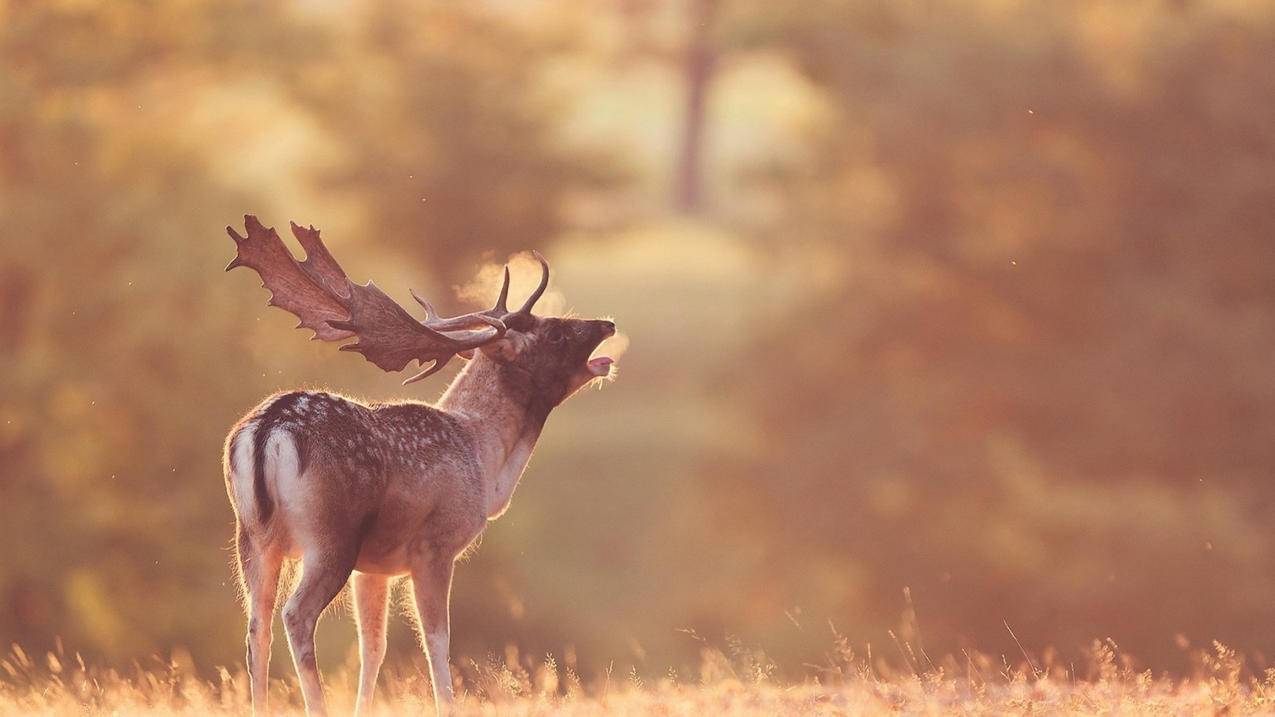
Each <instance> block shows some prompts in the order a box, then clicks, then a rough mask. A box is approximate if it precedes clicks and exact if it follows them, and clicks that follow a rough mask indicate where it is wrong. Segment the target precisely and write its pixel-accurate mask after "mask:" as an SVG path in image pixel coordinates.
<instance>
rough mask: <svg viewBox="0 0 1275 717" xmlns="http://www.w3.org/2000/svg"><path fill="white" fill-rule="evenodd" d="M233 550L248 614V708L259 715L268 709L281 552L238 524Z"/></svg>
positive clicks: (281, 559)
mask: <svg viewBox="0 0 1275 717" xmlns="http://www.w3.org/2000/svg"><path fill="white" fill-rule="evenodd" d="M263 542H264V541H263ZM235 553H236V556H237V557H238V561H239V578H240V580H241V582H242V587H243V594H244V610H245V612H247V614H248V637H247V647H248V656H247V661H248V684H249V688H250V689H251V691H252V712H253V714H254V715H258V716H261V715H265V714H266V713H267V710H268V709H269V707H268V705H267V700H268V698H269V692H270V643H271V638H272V633H271V630H272V628H273V625H274V606H275V597H276V595H277V594H278V591H279V568H280V566H281V565H282V564H283V555H282V554H281V553H280V552H279V551H278V550H275V549H272V548H271V546H269V545H268V544H259V543H257V542H256V541H254V540H253V538H252V536H251V535H249V534H248V531H247V530H245V529H244V527H243V526H242V525H239V526H237V527H236V529H235Z"/></svg>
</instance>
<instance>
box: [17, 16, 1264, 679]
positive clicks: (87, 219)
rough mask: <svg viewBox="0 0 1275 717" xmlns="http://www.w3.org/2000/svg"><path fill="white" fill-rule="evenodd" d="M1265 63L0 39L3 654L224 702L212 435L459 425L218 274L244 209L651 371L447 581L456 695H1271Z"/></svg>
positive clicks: (331, 639) (445, 24) (915, 50)
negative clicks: (201, 682) (331, 413)
mask: <svg viewBox="0 0 1275 717" xmlns="http://www.w3.org/2000/svg"><path fill="white" fill-rule="evenodd" d="M1273 62H1275V5H1272V4H1271V3H1269V2H1264V1H1262V0H1252V1H1251V2H1243V1H1241V0H1109V1H1103V0H1077V1H1075V2H1066V3H1059V2H1044V1H1041V2H1032V1H1012V0H965V1H957V0H816V1H813V2H807V3H799V4H798V3H773V2H764V1H762V0H608V1H606V2H588V1H586V0H533V1H527V2H524V1H518V0H486V1H484V2H472V3H452V2H408V1H406V0H404V1H402V2H383V3H376V4H371V3H367V4H365V3H357V2H352V1H341V0H309V1H307V2H297V3H292V4H286V5H285V4H283V3H264V4H263V3H256V2H247V1H243V0H231V1H229V2H224V1H223V2H205V1H195V0H187V1H182V2H163V3H160V2H141V1H139V0H113V1H112V2H109V3H107V2H101V3H96V2H90V1H85V0H65V1H61V2H21V1H17V0H0V327H2V329H0V644H8V643H10V642H18V643H21V644H23V645H25V646H27V647H28V648H29V649H34V650H40V649H44V648H47V647H48V646H49V645H52V644H53V643H54V641H55V639H57V638H58V637H61V638H62V639H63V640H64V641H65V644H66V646H67V647H68V649H75V650H80V651H82V652H84V653H85V655H86V656H89V657H91V658H92V659H95V660H100V661H104V662H108V663H111V664H128V663H129V662H130V661H132V660H133V659H136V658H138V657H139V656H145V655H152V654H156V655H161V656H167V655H170V654H173V653H174V651H178V652H180V653H181V654H187V653H188V654H189V655H190V657H191V659H192V660H193V661H194V663H195V664H196V665H197V666H199V668H200V669H204V670H211V669H212V668H213V667H214V666H216V665H237V664H239V662H240V661H241V660H242V657H241V653H242V644H243V618H242V614H241V612H240V609H239V605H238V603H237V601H236V590H235V585H234V582H233V577H232V571H231V567H230V561H231V559H232V554H231V552H230V549H229V548H230V538H231V533H232V520H233V518H232V514H231V512H230V509H229V507H228V504H227V501H226V499H225V493H224V487H223V483H222V478H221V475H220V463H219V462H220V452H221V447H222V441H223V440H224V437H225V434H226V432H227V430H228V428H229V427H230V425H231V423H232V422H233V421H235V420H236V419H237V418H238V417H239V416H240V415H242V414H243V413H244V412H245V411H246V410H248V409H249V408H250V407H251V406H252V405H254V404H255V403H256V402H257V401H258V400H259V399H260V398H262V397H263V396H264V395H265V394H267V393H269V392H271V391H275V390H278V389H287V388H295V387H306V386H326V387H330V388H332V389H335V390H339V391H343V392H346V393H349V394H352V395H356V396H361V397H365V398H368V399H388V398H399V397H404V396H407V397H415V398H420V399H425V400H433V399H434V398H436V397H437V396H438V395H439V394H440V393H441V391H442V389H443V388H444V386H445V383H446V377H440V378H436V379H431V380H430V381H427V382H425V383H421V384H416V385H413V386H411V387H410V388H406V389H405V388H403V387H401V386H399V380H400V379H401V378H402V377H401V376H396V375H388V374H383V373H381V372H380V371H378V370H376V369H375V368H373V367H372V366H371V365H369V364H367V363H365V362H363V361H361V360H358V359H357V357H352V356H349V355H344V354H339V353H338V352H336V351H335V350H333V347H331V346H328V345H321V344H316V343H308V342H307V341H306V340H305V339H306V333H303V332H299V331H294V330H293V329H292V326H293V324H294V323H295V322H294V320H293V319H292V318H291V317H290V316H289V315H287V314H286V313H284V312H282V311H279V310H277V309H268V308H267V307H266V306H265V301H266V298H267V296H266V293H265V292H264V290H262V289H260V288H259V285H258V281H257V279H256V277H255V276H254V275H253V274H252V273H251V272H246V271H245V272H234V273H231V274H223V273H222V268H223V266H224V265H225V263H226V262H227V261H228V260H229V259H230V257H231V256H232V255H233V247H232V244H231V242H230V240H229V239H228V238H227V237H226V235H225V232H224V229H223V227H225V226H226V225H227V224H232V225H236V226H240V225H241V221H242V215H243V214H244V213H245V212H253V213H256V214H258V215H260V216H261V218H262V220H263V221H264V222H265V223H266V224H267V225H274V226H279V227H284V226H286V222H287V221H288V220H290V219H292V220H296V221H297V222H300V223H303V224H308V223H313V224H314V225H316V226H318V227H320V228H321V229H323V232H324V237H325V239H326V240H327V243H328V245H329V246H330V247H331V248H332V250H333V251H334V253H335V254H336V255H337V256H338V257H339V258H340V260H341V261H342V263H343V264H344V265H345V268H346V269H347V271H349V273H350V275H351V277H353V278H355V279H356V280H359V281H362V280H365V279H367V278H375V279H376V281H377V283H378V284H379V285H380V286H382V287H384V288H386V289H387V291H389V292H390V293H391V295H393V296H395V297H396V298H398V299H400V300H401V301H405V302H407V301H410V300H408V295H407V289H408V287H414V288H416V289H417V290H418V291H421V292H423V293H425V294H426V295H428V296H431V297H433V298H434V299H435V300H436V301H437V302H438V303H439V304H440V307H441V308H443V309H444V310H445V311H450V312H453V313H454V312H458V311H461V310H466V309H468V308H469V307H472V306H475V305H477V304H476V303H475V302H474V301H470V300H467V299H466V298H465V297H464V296H462V294H463V292H458V290H457V288H458V287H465V286H469V285H471V283H472V282H473V281H474V277H475V276H476V274H477V272H478V271H479V269H480V268H481V267H483V266H486V265H488V264H490V263H492V262H501V261H503V260H504V259H505V258H506V257H508V256H509V255H510V254H511V253H515V252H519V251H523V250H527V249H530V248H538V249H540V250H542V251H543V252H544V253H545V254H546V255H548V256H549V258H550V260H551V261H552V263H553V267H554V271H555V274H554V277H555V280H554V281H555V283H554V287H555V290H556V292H557V293H558V296H559V298H558V303H559V305H560V306H562V307H563V308H565V309H571V310H574V311H576V312H578V313H580V314H583V315H588V316H595V315H607V316H613V317H615V319H616V321H617V322H618V323H619V325H620V327H621V328H622V330H624V331H625V333H626V334H627V336H628V338H629V339H630V340H631V348H630V350H629V351H628V352H627V354H626V355H625V356H624V358H623V360H622V361H621V366H620V377H619V380H618V381H616V382H615V383H614V384H611V385H608V386H606V387H605V389H604V390H602V391H600V392H592V391H591V392H586V393H584V394H583V395H581V396H580V397H578V398H576V399H574V400H573V401H571V402H570V403H568V404H567V405H565V406H564V407H563V408H561V409H560V410H559V411H558V412H557V413H555V415H554V416H553V418H551V419H550V425H549V427H548V429H547V431H546V434H545V436H544V439H543V440H542V442H541V445H540V448H539V449H538V451H537V453H536V455H535V457H534V459H533V460H532V462H531V465H530V468H529V469H528V471H527V474H526V476H525V478H524V481H523V484H522V486H521V487H520V488H519V490H518V492H517V494H516V496H515V499H514V504H513V509H512V510H511V511H510V512H509V513H508V514H507V515H506V516H505V517H504V518H502V519H501V520H500V521H499V522H498V523H496V524H494V525H493V526H492V527H491V528H490V529H489V531H488V532H487V534H486V536H485V537H484V539H483V543H482V546H481V549H480V550H479V551H478V552H477V553H476V554H475V555H474V556H473V557H472V558H471V559H469V561H468V562H467V564H465V565H463V566H462V567H461V569H460V570H459V571H458V574H457V575H458V577H457V582H456V587H455V595H454V602H453V605H454V607H453V624H454V628H455V638H454V648H453V649H454V655H455V656H456V658H457V661H458V662H460V661H462V660H463V658H464V657H466V656H470V657H474V658H477V659H482V658H483V656H484V655H488V654H493V653H495V654H503V653H504V651H505V650H506V646H507V645H510V644H512V645H515V646H517V647H518V648H519V649H521V650H523V651H524V653H526V654H531V655H543V654H545V653H546V652H552V653H554V654H556V655H566V656H567V657H568V661H569V662H572V663H574V664H578V665H579V668H578V669H579V671H581V672H582V673H585V674H589V673H595V674H596V672H597V671H599V670H605V669H606V668H607V667H608V665H611V666H612V667H613V669H615V670H617V671H620V674H624V673H625V672H626V671H627V670H628V669H630V668H635V669H636V670H637V671H638V672H639V674H654V675H658V674H662V673H663V672H664V671H665V670H666V668H668V667H669V666H673V667H676V666H678V665H682V664H686V663H687V662H691V661H695V660H697V659H698V656H699V654H700V650H701V649H702V647H703V646H704V645H705V644H733V645H749V646H758V647H761V648H762V649H764V650H765V651H766V652H767V653H768V654H770V655H771V656H772V658H773V659H774V660H775V661H776V663H777V665H778V669H779V670H780V671H781V672H782V673H783V674H786V675H791V676H800V675H802V674H804V673H805V671H806V670H807V669H808V668H807V667H803V665H806V664H807V663H811V662H819V656H820V655H821V654H823V653H824V652H825V651H826V650H827V649H828V648H829V646H830V645H831V644H832V642H833V635H832V628H833V627H835V629H836V630H837V631H838V632H839V633H841V634H843V635H845V636H846V638H847V639H848V640H850V642H851V643H853V644H854V645H855V646H856V647H857V648H858V649H861V650H862V649H864V648H865V647H866V646H867V645H869V644H870V645H872V650H873V651H874V652H875V653H877V654H897V650H896V648H895V646H894V645H893V639H894V637H892V635H891V631H892V632H893V633H894V636H896V637H898V638H899V639H900V640H905V641H908V642H910V643H913V644H920V645H923V647H924V648H925V650H926V651H927V652H928V654H930V655H933V656H937V655H942V654H951V653H955V654H960V651H961V650H963V649H967V648H968V649H980V650H985V651H989V652H993V653H997V652H1005V653H1009V654H1015V655H1016V654H1018V653H1019V650H1018V647H1017V645H1015V644H1014V641H1013V636H1011V634H1010V632H1009V629H1012V630H1013V634H1014V635H1016V636H1017V638H1018V640H1020V641H1021V642H1022V644H1023V647H1024V648H1025V649H1027V650H1029V651H1031V652H1033V653H1037V654H1039V653H1040V651H1042V650H1044V649H1045V648H1046V647H1050V646H1052V647H1053V648H1055V649H1056V650H1057V651H1059V653H1060V654H1063V655H1067V654H1070V653H1072V652H1074V651H1078V650H1080V649H1082V648H1084V647H1086V646H1087V645H1088V644H1089V642H1090V641H1091V640H1092V639H1093V638H1107V637H1110V638H1112V639H1114V640H1115V641H1116V643H1118V645H1119V646H1120V648H1121V649H1122V650H1125V651H1126V652H1128V653H1130V654H1133V655H1135V656H1137V657H1138V658H1139V660H1140V661H1141V664H1144V665H1146V666H1149V667H1152V668H1156V669H1170V670H1172V669H1176V668H1178V667H1180V666H1181V665H1183V664H1184V660H1185V658H1184V650H1185V649H1186V648H1187V646H1199V645H1201V644H1207V642H1208V641H1209V640H1211V639H1214V638H1217V639H1220V640H1223V641H1225V642H1227V643H1229V644H1231V645H1232V646H1234V647H1237V648H1240V649H1243V650H1246V651H1249V652H1250V653H1254V654H1257V655H1258V659H1259V664H1260V661H1261V660H1263V659H1264V658H1262V657H1261V656H1260V655H1261V653H1262V651H1264V650H1265V651H1269V650H1271V649H1272V647H1273V646H1275V609H1273V608H1275V554H1273V551H1275V525H1272V521H1271V515H1272V505H1273V501H1275V480H1273V479H1275V474H1273V473H1275V371H1272V369H1271V357H1272V355H1275V181H1272V180H1273V179H1275V177H1273V176H1272V167H1275V72H1272V63H1273ZM285 234H286V232H285ZM289 240H291V239H290V238H289ZM527 289H528V287H527V284H526V282H525V281H524V282H522V284H521V286H520V287H515V292H520V291H521V292H525V291H526V290H527ZM489 300H490V297H489V296H483V297H482V298H481V302H479V303H486V302H487V301H489ZM406 305H410V303H408V304H406ZM452 371H454V368H453V369H452ZM450 375H451V372H450V371H449V373H448V376H450ZM1007 628H1008V629H1007ZM278 629H279V628H278V622H277V621H276V630H278ZM353 634H354V633H353V627H352V625H351V623H350V621H349V620H348V619H344V620H333V619H328V620H326V621H325V622H324V623H323V625H322V627H321V634H320V636H319V644H320V659H321V661H322V662H323V663H324V664H326V665H327V666H328V668H333V667H336V666H340V665H344V664H348V663H349V662H350V660H351V659H352V655H353V652H352V649H353ZM391 646H392V649H393V650H395V651H397V652H398V653H399V654H401V655H405V654H416V652H417V649H416V647H415V644H414V638H413V636H412V635H411V632H410V630H409V629H408V628H407V627H406V625H405V624H402V623H400V624H398V625H397V626H396V631H395V633H394V634H393V636H392V642H391ZM285 652H286V649H285V648H284V646H283V644H282V643H280V642H276V653H277V654H276V660H275V665H274V666H275V669H276V671H277V672H278V673H279V674H286V673H287V672H288V669H289V665H288V662H287V659H286V658H285V657H283V656H282V655H283V653H285Z"/></svg>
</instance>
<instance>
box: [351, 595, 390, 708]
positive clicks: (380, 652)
mask: <svg viewBox="0 0 1275 717" xmlns="http://www.w3.org/2000/svg"><path fill="white" fill-rule="evenodd" d="M389 582H390V581H389V578H388V577H386V576H384V575H366V574H363V573H357V574H355V576H354V610H355V615H356V616H357V620H358V625H359V658H360V659H359V699H358V703H357V705H356V706H355V708H354V714H355V715H356V717H357V715H364V714H367V713H368V712H370V711H371V709H372V695H373V693H374V692H375V691H376V676H377V675H378V674H379V673H380V671H381V663H382V662H384V661H385V644H386V627H385V613H386V609H385V608H386V605H387V603H388V602H389V594H390V591H389Z"/></svg>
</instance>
